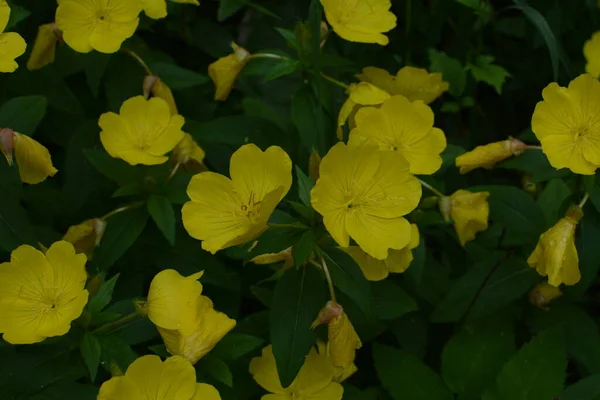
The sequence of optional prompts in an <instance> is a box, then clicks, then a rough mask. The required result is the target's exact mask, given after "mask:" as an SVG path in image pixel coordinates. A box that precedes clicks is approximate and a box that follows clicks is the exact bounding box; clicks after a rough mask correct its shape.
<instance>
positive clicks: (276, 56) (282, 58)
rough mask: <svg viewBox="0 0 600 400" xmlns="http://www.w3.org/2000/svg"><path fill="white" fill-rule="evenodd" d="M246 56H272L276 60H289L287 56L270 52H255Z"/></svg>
mask: <svg viewBox="0 0 600 400" xmlns="http://www.w3.org/2000/svg"><path fill="white" fill-rule="evenodd" d="M248 58H274V59H276V60H289V58H287V57H284V56H280V55H279V54H272V53H257V54H252V55H251V56H250V57H248Z"/></svg>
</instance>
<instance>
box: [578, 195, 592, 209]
mask: <svg viewBox="0 0 600 400" xmlns="http://www.w3.org/2000/svg"><path fill="white" fill-rule="evenodd" d="M589 198H590V194H589V193H586V194H585V196H583V199H582V200H581V202H580V203H579V208H583V206H584V205H585V203H587V201H588V199H589Z"/></svg>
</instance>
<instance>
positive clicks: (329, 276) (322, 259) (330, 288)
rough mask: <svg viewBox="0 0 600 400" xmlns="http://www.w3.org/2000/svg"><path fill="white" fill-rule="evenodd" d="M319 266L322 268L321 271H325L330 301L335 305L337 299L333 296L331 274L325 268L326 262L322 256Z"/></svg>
mask: <svg viewBox="0 0 600 400" xmlns="http://www.w3.org/2000/svg"><path fill="white" fill-rule="evenodd" d="M321 268H323V272H325V277H326V278H327V285H328V286H329V295H330V296H331V302H332V303H333V305H336V304H337V300H336V298H335V290H334V288H333V281H332V280H331V275H330V274H329V269H328V268H327V264H326V263H325V258H324V257H321Z"/></svg>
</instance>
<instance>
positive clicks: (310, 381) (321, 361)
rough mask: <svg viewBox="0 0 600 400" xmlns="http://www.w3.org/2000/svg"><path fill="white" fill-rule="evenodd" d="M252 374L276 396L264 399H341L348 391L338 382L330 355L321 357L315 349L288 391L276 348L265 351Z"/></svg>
mask: <svg viewBox="0 0 600 400" xmlns="http://www.w3.org/2000/svg"><path fill="white" fill-rule="evenodd" d="M250 373H251V374H252V377H253V378H254V380H255V381H256V382H257V383H258V384H259V385H260V386H262V387H263V388H264V389H265V390H266V391H268V392H270V393H272V394H267V395H264V396H263V397H262V399H263V400H310V399H319V400H341V399H342V395H343V393H344V388H343V387H342V385H340V384H339V383H337V382H335V381H334V380H333V379H334V373H335V372H334V368H333V365H332V364H331V360H330V359H329V357H328V356H327V355H326V354H319V353H317V351H316V350H315V349H314V348H312V349H311V350H310V352H309V353H308V355H307V356H306V359H305V360H304V365H303V366H302V368H300V372H298V375H297V376H296V379H294V381H293V382H292V384H291V385H290V386H288V387H287V388H283V387H282V386H281V382H280V380H279V375H278V374H277V366H276V365H275V357H274V356H273V346H267V347H265V348H264V349H263V350H262V355H261V356H260V357H255V358H253V359H252V361H251V362H250Z"/></svg>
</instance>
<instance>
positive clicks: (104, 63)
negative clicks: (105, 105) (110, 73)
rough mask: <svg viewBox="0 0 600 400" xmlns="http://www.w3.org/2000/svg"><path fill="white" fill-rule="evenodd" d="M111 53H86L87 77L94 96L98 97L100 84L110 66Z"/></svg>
mask: <svg viewBox="0 0 600 400" xmlns="http://www.w3.org/2000/svg"><path fill="white" fill-rule="evenodd" d="M109 61H110V54H103V53H100V52H98V51H92V52H90V53H88V54H86V55H85V78H86V80H87V84H88V86H89V88H90V90H91V91H92V95H93V96H94V97H96V98H97V97H98V94H99V92H100V84H101V83H102V78H103V77H104V73H105V72H106V68H107V67H108V62H109Z"/></svg>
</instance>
